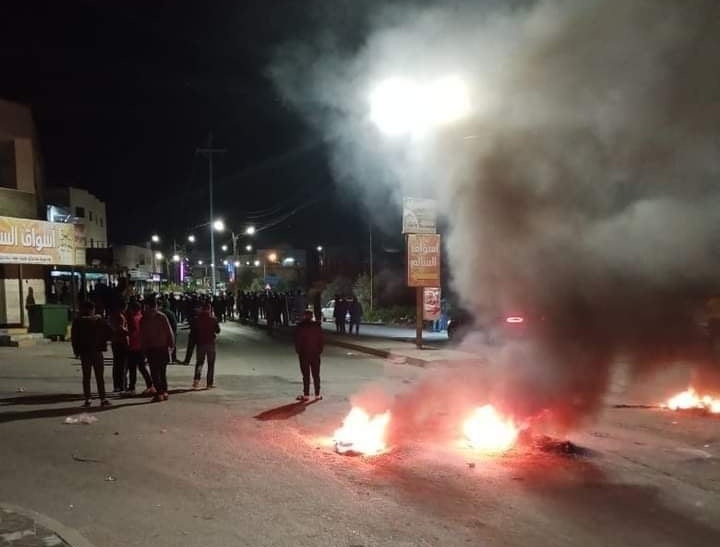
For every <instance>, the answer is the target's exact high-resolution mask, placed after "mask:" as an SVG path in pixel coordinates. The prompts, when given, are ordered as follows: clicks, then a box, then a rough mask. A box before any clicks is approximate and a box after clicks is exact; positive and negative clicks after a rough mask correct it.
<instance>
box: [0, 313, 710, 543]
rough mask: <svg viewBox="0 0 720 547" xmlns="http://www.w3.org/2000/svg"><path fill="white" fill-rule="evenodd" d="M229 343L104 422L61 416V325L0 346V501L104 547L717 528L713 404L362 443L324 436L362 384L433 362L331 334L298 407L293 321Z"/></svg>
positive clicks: (387, 381) (637, 397) (613, 538)
mask: <svg viewBox="0 0 720 547" xmlns="http://www.w3.org/2000/svg"><path fill="white" fill-rule="evenodd" d="M218 345H219V347H218V352H219V363H218V366H219V370H218V377H217V383H218V386H219V387H218V388H217V389H216V390H212V391H199V392H193V391H191V390H190V389H189V388H190V384H191V380H192V378H191V370H190V368H189V367H182V366H173V367H171V372H170V376H169V377H170V384H171V388H173V393H172V395H171V397H170V400H169V401H168V402H166V403H158V404H151V403H148V402H147V400H145V399H142V398H138V399H132V400H115V401H114V405H113V407H112V408H111V409H109V410H105V411H99V410H97V408H93V415H94V416H96V417H97V418H98V421H97V422H96V423H94V424H91V425H65V424H64V423H63V421H64V419H65V417H66V416H69V415H74V414H77V413H79V412H80V409H79V408H78V406H79V404H80V402H81V397H80V396H79V395H78V392H79V388H80V374H79V370H78V368H79V367H78V366H77V362H76V361H74V360H73V359H71V358H70V355H69V354H70V349H69V346H68V345H67V344H65V343H53V344H48V345H43V346H38V347H36V348H25V349H21V350H17V349H12V348H0V439H2V442H0V503H6V504H12V505H13V506H18V507H23V508H27V509H30V510H32V511H37V512H39V513H41V514H43V515H46V516H48V517H50V518H51V519H53V520H54V521H57V522H59V523H62V524H63V525H64V526H67V527H68V528H69V529H71V530H74V531H77V532H79V533H80V534H81V535H82V536H84V537H85V538H86V539H87V540H88V541H90V542H91V543H92V544H94V545H96V546H104V547H105V546H147V545H153V546H155V547H165V546H167V547H170V546H177V545H188V546H208V547H212V546H218V547H220V546H222V547H227V546H228V545H247V546H268V547H269V546H278V547H280V546H292V547H303V546H317V545H327V546H333V547H335V546H344V547H361V546H362V547H375V546H400V547H405V546H406V547H411V546H412V547H417V546H442V547H454V546H479V545H492V546H506V545H507V546H530V545H532V546H568V547H570V546H573V547H575V546H578V545H583V546H598V547H600V546H608V545H613V546H614V545H617V546H638V547H639V546H643V547H645V546H650V545H652V546H653V547H665V546H712V545H718V544H720V496H719V491H720V465H718V461H720V460H719V459H718V458H719V457H720V433H719V431H720V428H718V425H720V421H718V419H714V418H709V417H703V416H699V415H695V414H683V413H672V412H669V411H661V410H653V409H632V408H624V409H618V408H608V409H607V410H606V412H605V413H604V414H603V416H601V417H600V418H599V420H598V421H597V422H596V423H591V424H588V425H587V427H586V429H585V430H584V431H582V432H579V433H577V434H574V435H572V436H571V437H570V440H572V441H573V442H575V443H576V444H578V445H580V446H582V447H584V448H585V449H586V450H587V452H585V453H584V454H583V455H581V456H566V455H561V454H559V453H546V452H541V451H531V450H519V451H515V452H512V453H509V454H507V455H505V456H501V457H482V456H480V455H478V454H475V453H473V452H472V451H470V450H468V449H466V448H461V447H458V446H457V445H456V444H454V443H439V442H431V441H420V440H418V441H417V442H408V443H407V444H405V445H403V446H397V447H394V448H393V450H392V451H391V452H390V453H388V454H384V455H381V456H378V457H376V458H368V459H363V458H353V457H347V456H341V455H338V454H336V453H335V452H334V451H333V450H332V445H331V443H330V439H329V437H330V436H331V435H332V432H333V430H334V429H335V428H337V427H338V426H339V425H340V422H341V420H342V418H343V416H344V415H345V414H346V413H347V412H348V410H349V408H350V403H349V398H350V397H351V396H352V395H353V394H355V393H357V392H358V391H360V390H361V389H363V388H364V386H367V385H368V384H373V385H375V386H379V387H382V388H384V389H385V390H387V391H389V392H399V391H403V390H407V389H412V387H413V386H414V385H417V383H418V382H419V381H420V380H421V379H422V378H423V376H424V375H427V374H432V373H433V371H432V370H426V369H422V368H419V367H412V366H407V365H397V364H393V363H390V362H386V361H383V360H379V359H373V358H369V357H366V356H362V355H358V354H356V353H353V354H352V355H348V353H349V352H347V351H345V350H341V349H339V348H328V349H327V352H326V355H325V357H324V360H323V368H322V370H323V376H324V392H325V395H326V397H325V399H324V400H323V401H321V402H319V403H315V404H312V405H310V406H307V407H297V406H290V407H288V406H286V405H287V404H288V403H290V402H291V401H292V400H293V399H294V397H295V395H296V394H297V393H298V392H299V389H300V383H299V378H298V370H297V364H296V360H295V357H294V355H293V353H292V349H291V347H290V345H289V341H287V340H283V339H280V340H274V339H271V338H270V337H269V336H268V335H267V334H266V333H265V332H264V331H256V330H253V329H250V328H247V327H242V326H239V325H235V324H233V325H224V332H223V334H222V336H221V338H220V341H219V344H218ZM182 353H183V352H182V351H181V352H180V355H181V356H182ZM109 372H110V370H109V368H107V369H106V378H109V376H110V375H109ZM663 381H664V382H666V383H667V382H671V383H672V382H675V383H677V384H678V385H677V387H678V388H684V387H685V386H684V385H683V382H684V381H685V378H684V373H683V372H682V371H681V372H680V373H677V374H673V375H669V376H668V378H667V379H664V380H663ZM19 389H22V390H23V392H18V390H19ZM654 389H655V388H654V387H653V386H652V385H651V384H648V383H645V384H643V386H642V390H640V391H639V392H637V393H636V394H634V395H633V397H634V399H633V402H646V401H645V399H648V400H651V399H652V397H653V395H652V394H653V390H654ZM657 389H660V388H657ZM662 389H668V385H663V388H662ZM647 402H650V401H647ZM257 416H261V417H262V418H263V419H257V418H256V417H257ZM0 544H2V541H0Z"/></svg>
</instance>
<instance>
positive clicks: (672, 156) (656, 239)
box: [271, 0, 720, 427]
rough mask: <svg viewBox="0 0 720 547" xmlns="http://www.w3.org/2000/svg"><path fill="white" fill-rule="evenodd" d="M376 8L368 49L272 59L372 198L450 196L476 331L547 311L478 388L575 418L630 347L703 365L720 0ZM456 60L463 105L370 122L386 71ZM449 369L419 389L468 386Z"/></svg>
mask: <svg viewBox="0 0 720 547" xmlns="http://www.w3.org/2000/svg"><path fill="white" fill-rule="evenodd" d="M368 20H369V21H371V22H372V24H371V25H370V30H369V31H368V34H367V36H366V37H365V40H364V41H363V42H362V44H361V45H360V46H356V47H353V46H352V45H341V40H333V39H328V37H327V35H324V38H323V39H322V40H318V41H315V42H306V43H303V44H290V45H287V46H285V47H283V48H282V49H281V50H279V52H278V55H277V57H276V60H275V62H274V64H273V65H272V67H271V75H272V77H273V78H274V80H275V82H276V84H277V87H278V89H279V90H280V92H281V94H282V96H283V97H284V99H285V100H286V101H287V102H288V103H289V104H290V105H292V106H293V107H294V108H297V109H299V110H300V111H302V112H303V113H304V114H306V115H307V119H308V120H309V121H310V122H311V123H313V124H315V125H316V127H317V128H318V130H319V131H322V132H323V134H324V135H325V138H326V139H327V142H328V146H329V148H330V149H331V162H332V167H333V170H334V174H335V177H336V178H337V180H338V182H339V183H340V184H344V185H348V186H352V187H354V188H356V189H361V190H362V191H363V194H364V196H365V197H366V199H367V204H368V207H369V209H370V212H372V211H373V208H374V203H375V202H376V200H377V199H378V196H383V197H384V196H386V195H387V192H388V191H390V192H391V193H392V194H393V195H394V196H396V197H400V196H402V195H411V196H416V195H419V196H428V197H435V198H437V199H438V200H439V202H440V204H441V208H442V213H443V214H444V215H445V216H446V217H447V220H448V223H449V233H447V234H446V237H445V244H446V248H447V252H448V255H449V260H450V266H451V272H452V284H453V288H454V290H455V291H456V293H457V294H458V295H459V296H460V301H461V302H463V303H464V305H465V307H466V308H468V309H469V310H471V311H472V312H473V313H474V315H475V317H477V321H478V325H479V327H480V328H482V329H485V328H487V326H488V325H489V324H490V323H491V321H492V319H493V318H494V317H496V316H497V314H501V313H504V312H510V311H512V312H517V311H520V312H521V313H524V314H525V315H526V316H528V317H529V318H531V319H532V320H533V321H535V325H536V327H535V328H534V329H533V332H532V335H531V336H529V337H527V338H524V339H522V340H519V341H513V342H509V343H507V344H504V345H502V346H500V347H495V346H492V347H490V346H489V347H487V348H484V351H485V355H486V357H487V359H488V365H487V367H486V368H485V369H484V370H483V371H482V373H480V372H478V373H477V375H474V376H473V377H476V376H477V377H478V380H477V383H476V384H475V388H476V389H477V391H478V392H481V393H482V396H486V397H488V398H490V399H493V400H495V401H496V402H497V403H498V404H500V405H501V406H504V407H506V408H507V409H508V410H510V411H512V412H513V413H514V414H515V415H517V416H519V417H521V418H528V417H532V416H536V415H538V413H541V412H543V411H544V410H548V409H549V410H550V411H551V414H552V415H553V419H554V420H555V422H556V423H557V424H559V425H562V426H566V427H572V426H575V425H577V423H578V422H579V421H580V420H582V419H583V418H586V417H588V416H592V415H593V413H595V412H596V411H597V410H598V408H599V407H600V405H601V403H602V400H603V396H604V394H605V391H606V389H607V384H608V378H609V375H610V370H611V367H612V366H613V364H614V363H617V362H618V361H622V362H623V363H625V364H627V365H628V366H629V367H630V370H631V371H632V372H633V373H634V374H635V375H636V377H641V376H642V375H643V374H647V373H651V372H652V371H653V370H655V367H657V366H660V365H662V364H666V363H670V362H674V361H681V360H685V361H693V362H694V363H696V364H697V365H698V366H702V365H703V364H705V363H707V361H708V359H709V356H708V352H707V351H706V349H705V347H704V345H703V342H702V337H701V336H700V335H699V329H698V327H697V312H698V309H699V307H700V305H701V304H702V302H703V300H704V299H706V298H707V297H708V296H710V295H712V294H713V291H714V290H716V288H717V280H718V273H719V270H718V265H719V262H720V261H719V260H718V258H719V254H718V253H719V252H720V241H719V239H718V238H719V237H720V178H719V177H718V175H719V174H720V137H718V127H720V70H718V59H720V4H719V3H718V2H717V1H715V0H687V1H683V2H677V1H674V0H617V1H613V0H610V1H608V0H582V1H577V0H541V1H536V2H516V3H512V4H508V3H500V2H487V3H484V4H481V3H480V2H473V1H471V2H453V3H451V4H450V5H449V7H448V4H447V3H441V5H438V6H432V5H423V6H418V5H417V4H416V5H408V6H407V7H405V8H403V9H398V8H395V9H393V10H392V11H388V10H376V11H374V12H373V13H372V14H371V15H370V17H369V19H368ZM448 74H449V75H455V76H459V77H461V78H463V79H464V80H465V81H466V82H467V83H468V85H469V87H470V89H471V97H470V98H471V106H472V114H471V115H470V116H469V117H467V118H466V119H464V120H462V121H460V122H456V123H454V124H452V125H447V126H443V127H437V128H433V129H432V130H430V131H426V132H420V133H414V134H411V135H404V136H399V137H398V136H394V137H388V136H384V135H382V134H381V133H380V132H379V131H378V129H377V127H375V126H374V125H373V123H372V122H371V121H370V119H369V115H368V110H369V106H368V96H369V94H370V90H371V89H372V86H373V84H374V83H375V82H377V81H379V80H382V79H384V78H387V77H391V76H397V75H402V76H407V77H411V78H418V79H423V78H432V77H436V76H437V77H439V76H444V75H448ZM388 189H389V190H388ZM453 374H454V375H455V376H454V377H455V378H457V377H459V381H457V382H454V381H453V379H452V377H453ZM450 376H451V377H450V378H445V379H443V380H442V381H440V380H432V382H433V383H431V384H426V385H425V386H423V388H422V389H421V391H423V390H427V391H428V392H429V393H435V394H438V395H439V396H440V397H448V393H449V392H450V391H451V390H452V389H454V388H455V387H457V386H454V384H456V383H460V382H462V384H463V386H465V387H464V388H463V390H462V393H463V394H465V393H466V392H467V389H466V386H467V381H466V380H467V378H466V375H464V374H462V373H457V372H454V373H451V375H450ZM426 395H427V394H426V393H423V400H427V399H426ZM463 396H464V395H463ZM404 400H405V401H406V402H407V405H406V408H410V407H412V406H413V403H411V402H410V401H412V400H413V395H412V394H408V395H407V396H406V397H404ZM400 412H402V410H400Z"/></svg>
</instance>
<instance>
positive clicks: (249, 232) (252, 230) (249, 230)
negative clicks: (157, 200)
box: [245, 226, 256, 236]
mask: <svg viewBox="0 0 720 547" xmlns="http://www.w3.org/2000/svg"><path fill="white" fill-rule="evenodd" d="M255 232H256V230H255V226H248V227H247V228H245V233H246V234H247V235H249V236H252V235H255Z"/></svg>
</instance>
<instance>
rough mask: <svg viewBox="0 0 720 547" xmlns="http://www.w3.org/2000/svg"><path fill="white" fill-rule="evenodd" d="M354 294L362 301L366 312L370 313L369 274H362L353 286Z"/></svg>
mask: <svg viewBox="0 0 720 547" xmlns="http://www.w3.org/2000/svg"><path fill="white" fill-rule="evenodd" d="M353 294H354V295H355V296H356V297H357V299H358V300H359V301H360V304H361V305H362V307H363V310H364V311H365V312H369V311H370V309H371V306H370V294H371V291H370V276H369V275H368V274H360V275H359V276H358V277H357V279H356V280H355V283H354V284H353Z"/></svg>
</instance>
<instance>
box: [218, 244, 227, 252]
mask: <svg viewBox="0 0 720 547" xmlns="http://www.w3.org/2000/svg"><path fill="white" fill-rule="evenodd" d="M220 248H221V249H222V250H223V252H227V250H228V246H227V245H223V246H222V247H220Z"/></svg>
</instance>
